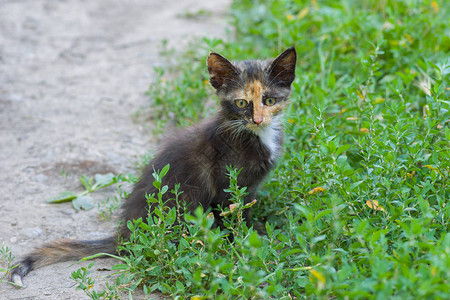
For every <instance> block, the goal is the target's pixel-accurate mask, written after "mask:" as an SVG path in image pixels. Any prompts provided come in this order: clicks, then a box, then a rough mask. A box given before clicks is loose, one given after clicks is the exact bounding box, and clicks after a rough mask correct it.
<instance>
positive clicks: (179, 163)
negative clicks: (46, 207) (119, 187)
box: [11, 47, 297, 285]
mask: <svg viewBox="0 0 450 300" xmlns="http://www.w3.org/2000/svg"><path fill="white" fill-rule="evenodd" d="M296 59H297V54H296V51H295V48H294V47H292V48H289V49H287V50H285V51H284V52H283V53H281V54H280V55H279V56H278V57H277V58H276V59H274V60H265V61H260V60H247V61H242V62H236V63H231V62H230V61H228V60H227V59H226V58H224V57H223V56H221V55H219V54H217V53H214V52H211V53H210V54H209V56H208V59H207V66H208V72H209V76H210V83H211V85H212V86H213V87H214V88H215V89H216V92H217V96H218V98H219V101H220V106H221V107H220V110H219V112H218V114H217V115H216V116H215V117H214V118H212V119H210V120H206V121H204V122H202V123H200V124H199V125H197V126H194V127H191V128H188V129H186V130H184V131H181V132H179V133H178V134H176V135H175V136H174V137H173V138H171V139H170V140H169V141H167V143H166V144H165V145H163V147H162V149H161V152H160V153H159V154H158V155H157V156H156V158H155V159H154V160H153V161H152V162H151V163H150V164H149V165H148V166H147V168H146V169H145V170H144V173H143V175H142V177H141V179H140V181H139V182H138V183H137V184H136V185H135V186H134V188H133V191H132V193H131V194H130V196H129V197H128V199H127V200H126V201H125V203H124V204H123V207H122V208H123V212H122V216H121V217H122V219H123V220H124V221H127V220H133V219H138V218H140V217H142V219H145V218H146V216H147V210H148V204H147V201H146V198H145V195H147V194H152V193H156V192H157V190H156V189H155V188H154V186H153V184H152V183H153V176H152V173H153V170H154V169H155V170H161V169H162V168H163V167H164V166H165V165H167V164H170V170H169V172H168V173H167V175H166V176H165V177H164V179H163V181H164V184H166V185H168V186H169V188H173V186H174V185H175V184H176V183H180V184H181V188H180V190H182V191H183V193H182V194H181V197H182V199H181V200H182V201H185V202H186V203H187V204H188V205H189V208H190V209H192V210H193V209H195V208H196V207H197V206H198V205H202V206H203V207H204V208H205V210H206V209H208V208H210V207H211V208H212V209H213V213H214V216H215V219H216V222H217V224H218V225H219V226H221V224H222V223H221V219H220V216H219V212H218V211H217V210H215V209H214V208H217V207H218V206H222V207H225V206H227V205H228V204H230V203H229V200H228V197H229V195H228V194H227V193H225V192H224V189H226V188H227V187H228V184H229V181H228V179H227V177H226V166H227V165H232V166H234V167H236V168H238V169H240V168H242V171H241V173H240V175H239V185H240V186H246V187H247V191H248V193H249V194H248V195H247V196H246V198H245V202H249V201H251V200H252V199H254V197H255V194H256V190H257V188H258V186H259V184H260V183H261V181H262V180H263V178H264V176H266V175H267V174H268V172H269V171H270V169H271V168H272V167H273V166H274V164H275V162H276V160H277V158H278V156H279V155H280V153H281V145H282V140H283V135H282V134H283V126H282V124H281V116H282V112H283V110H284V109H285V108H286V106H287V104H288V96H289V94H290V91H291V84H292V82H293V81H294V78H295V64H296ZM166 195H167V194H166ZM168 205H169V206H170V205H173V203H170V202H169V203H168ZM119 231H120V232H119V233H120V235H121V236H122V237H123V238H124V239H127V238H129V235H130V232H129V230H128V228H127V226H126V222H123V223H122V227H121V228H120V230H119ZM99 252H106V253H116V237H114V236H113V237H110V238H107V239H103V240H96V241H74V240H57V241H53V242H50V243H48V244H46V245H44V246H42V247H40V248H37V249H36V250H34V251H33V252H32V253H31V254H29V255H28V256H27V257H26V258H25V259H24V260H22V261H21V263H20V265H19V266H18V267H16V268H15V269H14V270H13V271H12V273H11V280H12V281H13V282H15V283H16V284H19V285H22V278H23V276H25V275H26V274H27V273H28V272H30V271H31V270H32V269H35V268H39V267H42V266H46V265H49V264H52V263H56V262H61V261H67V260H78V259H81V258H82V257H85V256H89V255H93V254H96V253H99Z"/></svg>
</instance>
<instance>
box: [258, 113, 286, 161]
mask: <svg viewBox="0 0 450 300" xmlns="http://www.w3.org/2000/svg"><path fill="white" fill-rule="evenodd" d="M280 127H281V123H280V121H279V118H276V119H274V120H272V122H271V123H270V124H269V125H268V126H266V127H264V128H261V129H259V130H258V131H256V134H257V135H258V137H259V138H260V139H261V142H262V143H263V144H264V146H266V147H267V149H269V152H270V160H271V161H274V160H275V159H276V158H277V157H278V155H279V153H280V150H281V145H280V134H281V129H280Z"/></svg>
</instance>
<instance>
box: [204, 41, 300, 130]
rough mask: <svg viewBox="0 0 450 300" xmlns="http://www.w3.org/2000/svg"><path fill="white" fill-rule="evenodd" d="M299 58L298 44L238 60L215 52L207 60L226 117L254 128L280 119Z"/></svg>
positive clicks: (212, 82)
mask: <svg viewBox="0 0 450 300" xmlns="http://www.w3.org/2000/svg"><path fill="white" fill-rule="evenodd" d="M296 60H297V54H296V52H295V48H294V47H291V48H289V49H287V50H285V51H284V52H283V53H281V54H280V55H279V56H278V57H277V58H275V59H270V60H263V61H261V60H246V61H241V62H236V63H231V62H230V61H229V60H227V59H226V58H225V57H223V56H221V55H220V54H217V53H214V52H211V53H210V54H209V56H208V60H207V65H208V72H209V76H210V82H211V85H212V86H213V87H214V88H215V89H216V91H217V95H218V97H219V100H220V103H221V105H222V108H223V113H224V114H225V116H226V118H227V119H228V120H231V121H236V122H241V124H242V125H244V126H245V127H246V128H248V129H250V130H252V131H254V132H258V131H259V130H261V129H262V128H265V127H267V126H268V125H270V124H271V123H272V121H273V120H274V119H275V120H278V119H279V118H278V117H277V116H280V115H281V113H282V111H283V109H284V108H285V107H286V106H287V100H288V97H289V94H290V91H291V84H292V82H293V81H294V78H295V63H296Z"/></svg>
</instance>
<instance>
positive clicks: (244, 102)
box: [234, 99, 248, 108]
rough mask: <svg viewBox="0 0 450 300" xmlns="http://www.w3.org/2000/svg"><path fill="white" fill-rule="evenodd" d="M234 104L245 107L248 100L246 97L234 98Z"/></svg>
mask: <svg viewBox="0 0 450 300" xmlns="http://www.w3.org/2000/svg"><path fill="white" fill-rule="evenodd" d="M234 104H236V106H237V107H239V108H244V107H246V106H247V104H248V102H247V101H246V100H244V99H237V100H234Z"/></svg>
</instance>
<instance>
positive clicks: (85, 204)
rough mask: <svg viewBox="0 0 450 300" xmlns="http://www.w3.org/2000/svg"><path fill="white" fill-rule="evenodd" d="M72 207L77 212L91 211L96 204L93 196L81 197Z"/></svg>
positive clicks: (76, 199)
mask: <svg viewBox="0 0 450 300" xmlns="http://www.w3.org/2000/svg"><path fill="white" fill-rule="evenodd" d="M72 206H73V208H75V209H76V210H81V209H83V210H90V209H92V208H93V207H94V203H93V201H92V198H91V196H80V197H76V198H75V199H73V201H72Z"/></svg>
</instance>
